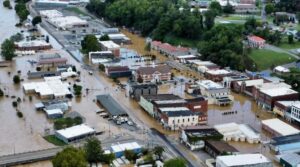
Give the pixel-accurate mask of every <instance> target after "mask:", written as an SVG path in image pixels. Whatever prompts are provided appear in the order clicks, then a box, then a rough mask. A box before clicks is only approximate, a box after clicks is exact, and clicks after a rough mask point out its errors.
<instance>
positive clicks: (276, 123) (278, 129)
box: [261, 118, 300, 137]
mask: <svg viewBox="0 0 300 167" xmlns="http://www.w3.org/2000/svg"><path fill="white" fill-rule="evenodd" d="M261 124H262V129H264V130H266V131H267V132H269V133H270V134H271V135H273V136H276V137H278V136H287V135H293V134H297V133H300V131H299V130H298V129H296V128H294V127H292V126H291V125H289V124H287V123H285V122H283V121H281V120H280V119H277V118H273V119H267V120H262V121H261Z"/></svg>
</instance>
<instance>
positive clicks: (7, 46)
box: [1, 39, 16, 60]
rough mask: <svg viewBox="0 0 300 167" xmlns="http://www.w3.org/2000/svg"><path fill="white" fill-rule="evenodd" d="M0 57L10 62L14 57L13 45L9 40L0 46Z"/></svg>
mask: <svg viewBox="0 0 300 167" xmlns="http://www.w3.org/2000/svg"><path fill="white" fill-rule="evenodd" d="M1 55H2V56H3V57H4V59H5V60H12V59H13V57H15V56H16V55H15V44H14V41H13V40H11V39H6V40H5V41H4V42H3V43H2V45H1Z"/></svg>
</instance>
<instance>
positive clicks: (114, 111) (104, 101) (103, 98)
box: [96, 94, 127, 116]
mask: <svg viewBox="0 0 300 167" xmlns="http://www.w3.org/2000/svg"><path fill="white" fill-rule="evenodd" d="M96 98H97V101H98V102H99V103H100V104H101V105H102V106H103V107H104V108H105V109H106V111H107V112H109V113H110V115H113V116H115V115H116V116H118V115H127V113H126V111H125V110H124V108H123V107H121V106H120V104H119V103H118V102H117V101H116V100H115V99H114V98H113V97H112V96H111V95H109V94H104V95H98V96H96Z"/></svg>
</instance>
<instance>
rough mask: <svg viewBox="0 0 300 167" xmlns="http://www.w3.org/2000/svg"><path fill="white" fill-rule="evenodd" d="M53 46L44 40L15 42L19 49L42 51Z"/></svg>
mask: <svg viewBox="0 0 300 167" xmlns="http://www.w3.org/2000/svg"><path fill="white" fill-rule="evenodd" d="M51 48H52V46H51V44H50V43H47V42H46V41H43V40H33V41H21V42H15V49H16V50H18V51H42V50H49V49H51Z"/></svg>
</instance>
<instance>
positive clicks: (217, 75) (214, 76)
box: [204, 69, 232, 82]
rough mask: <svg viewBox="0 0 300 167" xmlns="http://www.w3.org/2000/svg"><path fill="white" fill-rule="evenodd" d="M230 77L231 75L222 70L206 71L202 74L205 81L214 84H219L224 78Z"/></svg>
mask: <svg viewBox="0 0 300 167" xmlns="http://www.w3.org/2000/svg"><path fill="white" fill-rule="evenodd" d="M230 75H232V73H231V72H229V71H227V70H224V69H217V70H207V71H206V72H205V74H204V76H205V78H206V79H209V80H212V81H214V82H221V81H223V78H224V77H226V76H230Z"/></svg>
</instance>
